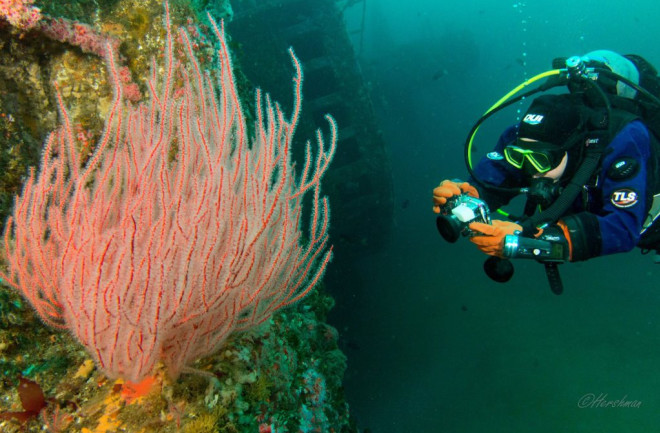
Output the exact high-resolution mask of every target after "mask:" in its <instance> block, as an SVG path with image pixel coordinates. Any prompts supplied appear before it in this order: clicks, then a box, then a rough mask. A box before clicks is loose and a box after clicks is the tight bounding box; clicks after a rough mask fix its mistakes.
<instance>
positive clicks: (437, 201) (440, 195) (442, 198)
mask: <svg viewBox="0 0 660 433" xmlns="http://www.w3.org/2000/svg"><path fill="white" fill-rule="evenodd" d="M462 193H466V194H467V195H469V196H472V197H477V198H478V197H479V192H478V191H477V188H475V187H473V186H472V185H470V184H469V183H467V182H462V183H457V182H454V181H453V180H443V181H442V182H440V185H439V186H437V187H435V188H434V189H433V212H435V213H440V206H444V205H445V204H446V203H447V199H450V198H452V197H453V196H455V195H460V194H462Z"/></svg>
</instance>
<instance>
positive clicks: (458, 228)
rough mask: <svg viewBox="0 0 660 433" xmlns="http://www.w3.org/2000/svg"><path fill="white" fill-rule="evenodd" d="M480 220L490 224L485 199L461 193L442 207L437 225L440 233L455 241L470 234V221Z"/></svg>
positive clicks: (447, 239) (448, 240) (448, 239)
mask: <svg viewBox="0 0 660 433" xmlns="http://www.w3.org/2000/svg"><path fill="white" fill-rule="evenodd" d="M473 222H479V223H485V224H490V210H489V209H488V205H487V204H486V202H485V201H483V200H480V199H478V198H475V197H472V196H469V195H467V194H461V195H457V196H454V197H452V198H450V199H449V200H447V203H446V204H445V205H444V206H442V207H441V208H440V216H439V217H438V219H437V220H436V225H437V227H438V231H439V232H440V235H441V236H442V237H443V238H444V239H445V240H446V241H447V242H451V243H454V242H456V241H457V240H458V238H459V237H460V235H461V234H462V235H463V236H469V235H470V233H471V232H472V231H471V230H470V228H469V225H470V223H473Z"/></svg>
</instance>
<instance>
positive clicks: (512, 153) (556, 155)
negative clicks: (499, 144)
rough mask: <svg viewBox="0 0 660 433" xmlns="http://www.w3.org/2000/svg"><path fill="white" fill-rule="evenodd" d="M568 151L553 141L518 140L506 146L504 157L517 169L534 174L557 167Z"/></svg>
mask: <svg viewBox="0 0 660 433" xmlns="http://www.w3.org/2000/svg"><path fill="white" fill-rule="evenodd" d="M565 153H566V151H565V150H564V149H562V148H561V147H559V146H557V145H556V144H553V143H547V142H543V141H522V140H520V139H518V140H516V142H515V144H513V143H511V144H509V145H507V146H506V147H505V148H504V158H505V159H506V161H507V162H508V163H509V164H511V165H512V166H514V167H515V168H517V169H523V168H525V169H527V170H528V171H530V172H531V173H532V174H534V173H541V174H543V173H546V172H548V171H550V170H552V169H553V168H555V167H557V166H558V165H559V163H560V162H561V160H562V158H563V157H564V154H565Z"/></svg>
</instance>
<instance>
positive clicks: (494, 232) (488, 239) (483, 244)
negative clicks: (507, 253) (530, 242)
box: [470, 220, 522, 257]
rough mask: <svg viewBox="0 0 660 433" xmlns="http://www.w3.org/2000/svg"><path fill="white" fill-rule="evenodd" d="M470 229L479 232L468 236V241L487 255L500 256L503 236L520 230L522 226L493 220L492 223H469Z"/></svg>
mask: <svg viewBox="0 0 660 433" xmlns="http://www.w3.org/2000/svg"><path fill="white" fill-rule="evenodd" d="M470 230H472V231H474V232H478V233H479V234H477V235H476V236H472V237H470V242H472V243H473V244H475V245H476V246H477V248H479V249H480V250H481V251H482V252H484V253H486V254H488V255H489V256H497V257H502V249H503V248H504V236H506V235H512V234H514V232H515V231H522V227H521V226H520V225H519V224H516V223H514V222H510V221H501V220H493V224H492V225H490V224H484V223H476V222H475V223H471V224H470Z"/></svg>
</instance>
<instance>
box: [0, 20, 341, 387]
mask: <svg viewBox="0 0 660 433" xmlns="http://www.w3.org/2000/svg"><path fill="white" fill-rule="evenodd" d="M166 23H167V45H166V49H165V60H164V64H163V65H162V66H160V67H159V66H158V65H156V64H154V66H153V70H152V76H151V78H150V80H149V84H148V89H149V91H150V94H149V98H148V100H147V101H146V102H145V103H143V104H139V105H137V106H135V107H134V108H131V107H127V106H125V105H124V102H123V99H122V87H121V82H120V78H119V76H118V72H117V67H116V66H115V63H114V60H113V56H112V55H109V56H108V63H109V71H110V74H111V76H112V79H113V83H114V89H115V99H114V104H113V106H112V108H111V110H110V112H109V114H108V117H107V119H106V126H105V129H104V133H103V136H102V137H101V139H100V141H99V143H98V144H97V147H96V150H95V151H94V153H93V154H92V155H91V157H90V158H89V160H88V162H87V163H86V165H85V166H84V167H81V163H80V158H79V155H78V152H77V150H76V143H75V139H74V133H73V130H72V127H71V125H70V123H69V117H68V115H67V112H66V110H65V109H64V107H63V104H62V101H61V98H60V108H61V114H62V119H63V120H62V126H61V127H60V128H59V129H58V130H57V131H55V132H54V133H52V134H51V135H50V137H49V139H48V140H47V143H46V146H45V150H44V153H43V158H42V161H41V167H40V169H39V172H38V174H36V173H35V172H34V171H33V172H32V173H31V175H30V177H29V179H28V180H27V182H26V184H25V188H24V190H23V193H22V194H21V196H19V197H17V198H16V206H15V211H14V216H13V217H12V218H10V219H9V221H8V223H7V228H6V232H5V259H6V261H7V264H8V267H9V271H8V272H7V273H6V274H5V273H2V274H1V275H0V277H2V278H3V279H5V280H6V281H7V282H8V283H9V284H11V285H12V286H13V287H14V288H16V289H17V290H19V291H20V292H21V293H22V294H23V296H24V297H25V298H26V299H27V300H29V301H30V303H31V304H32V306H33V307H34V308H35V309H36V311H37V312H38V313H39V315H40V316H41V317H42V318H43V320H44V321H45V322H46V323H48V324H50V325H52V326H55V327H58V328H62V329H68V330H70V331H71V332H72V333H73V334H74V335H75V336H76V337H77V338H78V340H79V341H80V342H81V343H82V344H83V345H84V346H85V347H86V348H87V350H88V351H89V353H90V354H91V355H92V357H93V358H94V359H95V361H96V362H97V364H98V366H99V367H100V368H102V369H103V371H104V372H105V373H106V374H107V375H109V376H111V377H116V376H122V377H124V378H126V379H128V380H132V381H138V380H140V379H142V378H143V377H145V376H146V375H148V374H150V372H151V371H152V370H153V368H154V366H155V364H156V363H157V362H158V361H163V362H164V364H165V365H166V366H167V367H168V371H169V373H170V375H171V376H173V377H176V376H177V375H178V374H179V373H180V372H181V370H182V368H184V367H185V366H186V364H188V363H190V362H191V361H193V360H195V359H197V358H199V357H201V356H203V355H206V354H209V353H211V352H213V351H215V350H217V349H218V347H219V346H220V345H221V344H222V343H223V342H224V341H225V339H226V338H227V336H228V335H230V334H231V333H232V332H234V331H239V330H244V329H247V328H249V327H252V326H254V325H256V324H259V323H261V322H263V321H264V320H266V319H267V318H269V317H270V315H271V314H272V313H273V312H274V311H276V310H277V309H279V308H282V307H285V306H287V305H290V304H292V303H294V302H296V301H298V300H300V299H301V298H302V297H304V296H305V295H306V294H307V293H308V292H309V291H310V290H311V289H312V288H313V287H314V285H315V284H316V283H317V282H318V281H319V279H320V278H321V277H322V275H323V272H324V270H325V268H326V265H327V264H328V262H329V260H330V257H331V248H330V247H329V245H328V226H329V206H328V202H327V199H326V198H325V197H322V196H321V192H320V188H321V178H322V176H323V174H324V173H325V172H326V170H327V169H328V166H329V164H330V161H331V160H332V157H333V155H334V152H335V147H336V138H337V137H336V133H337V128H336V125H335V123H334V120H332V118H330V117H329V116H328V117H327V118H328V120H329V124H330V129H331V137H330V139H329V141H328V143H325V142H324V139H323V137H322V135H321V134H320V133H319V134H317V143H318V150H317V152H315V156H314V155H313V152H312V150H311V146H310V144H309V143H308V144H307V159H306V162H305V164H303V167H302V170H300V173H294V170H293V164H292V161H291V143H292V137H293V133H294V130H295V127H296V124H297V122H298V119H299V113H300V108H301V107H300V105H301V85H302V75H301V68H300V65H299V63H298V61H297V59H296V57H295V56H294V55H293V52H291V54H292V59H293V64H294V66H295V68H296V71H297V72H296V75H295V76H294V96H295V98H294V109H293V114H292V117H291V118H290V119H287V118H286V116H285V114H284V113H283V112H282V111H281V110H280V108H279V106H278V105H277V104H273V103H272V102H271V100H270V98H269V97H268V96H265V97H264V96H262V94H261V93H260V92H257V102H256V107H257V113H256V116H255V117H256V120H255V126H254V136H253V138H252V140H250V141H249V140H248V129H247V127H246V124H245V117H244V114H243V112H242V109H241V104H240V101H239V98H238V95H237V91H236V84H235V82H234V76H233V74H232V65H231V60H230V57H229V52H228V49H227V46H226V42H225V38H224V30H223V29H222V28H220V29H218V27H217V26H216V25H215V23H213V28H214V30H215V33H216V36H217V38H218V41H219V47H220V48H219V52H218V57H219V71H218V76H217V77H216V78H217V80H216V79H212V77H211V74H210V73H208V72H203V71H202V70H201V69H200V66H199V64H198V62H197V61H196V59H195V52H194V48H193V46H192V45H191V43H190V40H189V38H188V36H187V34H186V33H185V31H183V30H181V29H179V30H178V31H179V34H180V36H181V40H182V44H183V48H184V49H183V51H184V52H185V53H186V54H185V55H182V57H181V58H177V56H176V55H175V54H174V53H175V50H174V49H173V46H172V45H173V38H172V34H171V30H170V21H169V13H168V12H167V9H166ZM108 51H109V52H112V48H111V46H110V44H108ZM175 83H177V84H176V89H175ZM308 192H309V193H311V195H312V197H311V198H312V200H311V203H312V208H311V211H310V215H311V221H310V226H309V229H308V230H306V232H305V238H306V239H303V231H302V230H301V207H302V200H303V197H304V196H305V195H306V194H307V193H308Z"/></svg>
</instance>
